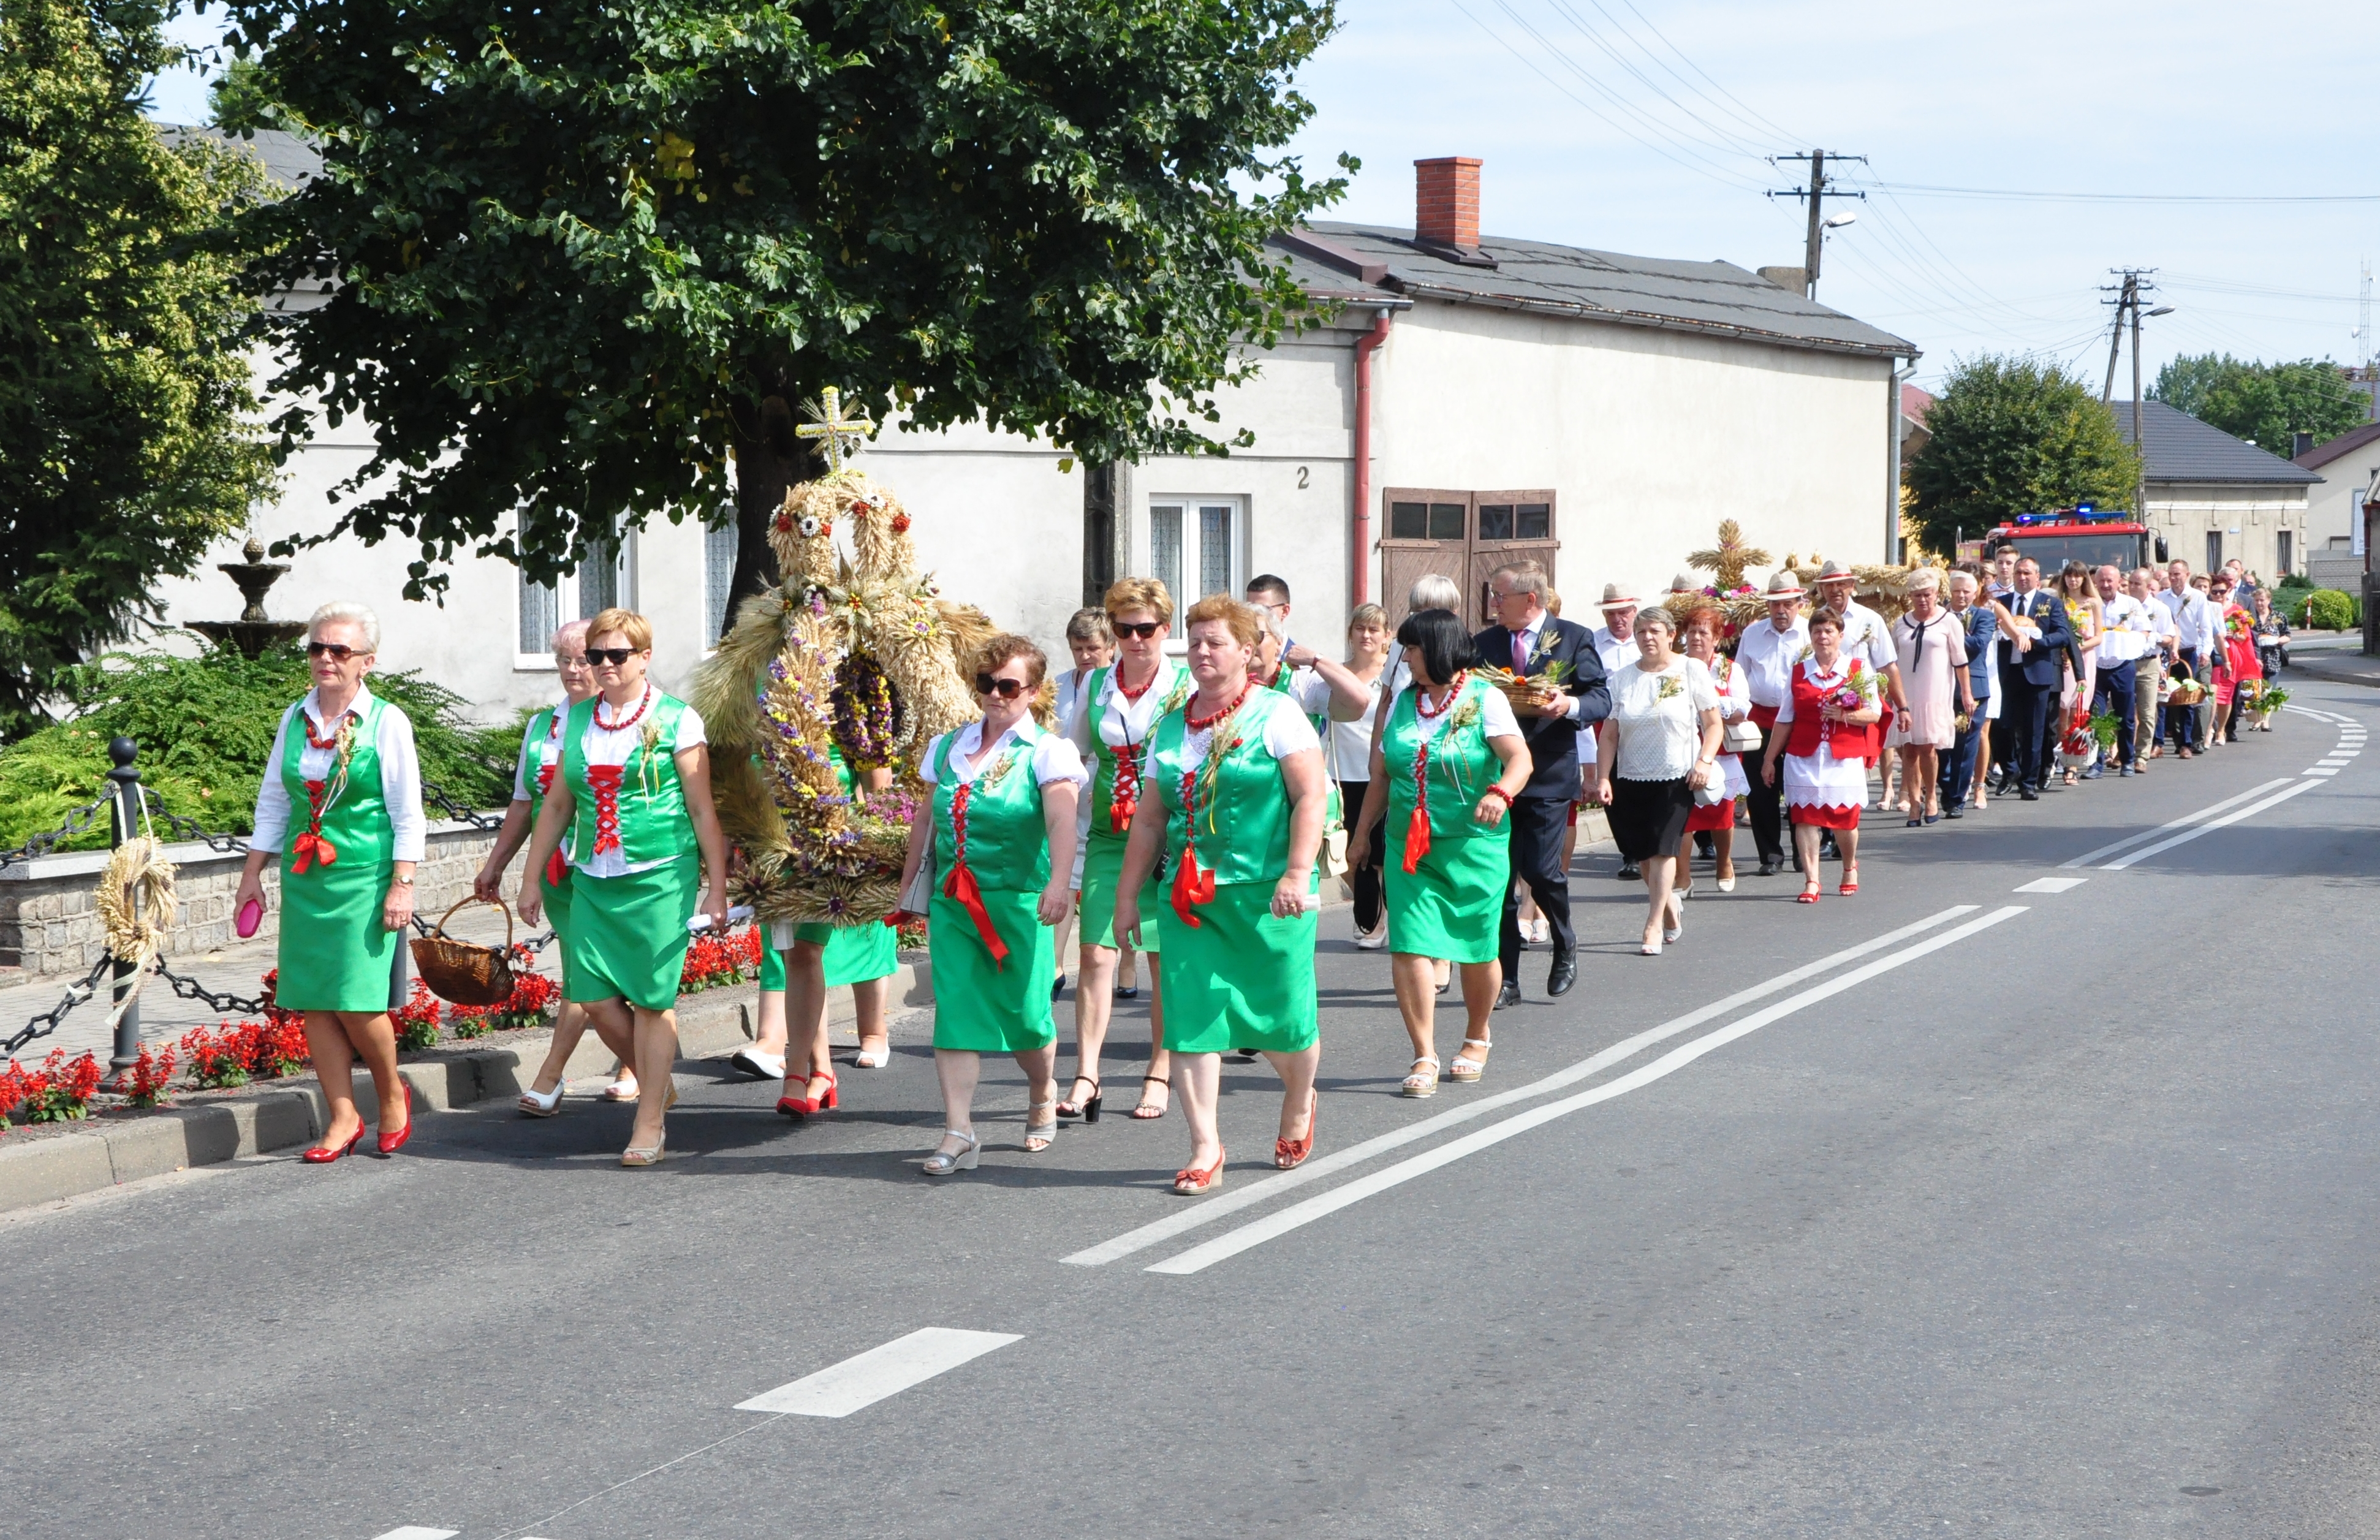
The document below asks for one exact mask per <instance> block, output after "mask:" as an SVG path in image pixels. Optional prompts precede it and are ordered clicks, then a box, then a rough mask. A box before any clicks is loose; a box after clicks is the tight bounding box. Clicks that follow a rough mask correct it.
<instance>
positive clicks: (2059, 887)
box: [2016, 877, 2091, 893]
mask: <svg viewBox="0 0 2380 1540" xmlns="http://www.w3.org/2000/svg"><path fill="white" fill-rule="evenodd" d="M2090 880H2091V879H2089V878H2087V877H2036V878H2034V879H2033V880H2032V881H2030V882H2028V883H2026V884H2025V885H2024V886H2023V887H2022V888H2019V889H2017V890H2016V891H2018V892H2021V893H2062V892H2065V891H2068V890H2069V889H2072V888H2079V887H2081V886H2083V883H2085V882H2088V881H2090Z"/></svg>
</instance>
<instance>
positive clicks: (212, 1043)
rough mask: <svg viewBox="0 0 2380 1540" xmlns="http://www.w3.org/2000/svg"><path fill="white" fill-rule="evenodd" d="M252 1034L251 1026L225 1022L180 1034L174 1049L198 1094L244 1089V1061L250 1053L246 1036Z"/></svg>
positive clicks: (195, 1028) (246, 1063)
mask: <svg viewBox="0 0 2380 1540" xmlns="http://www.w3.org/2000/svg"><path fill="white" fill-rule="evenodd" d="M255 1030H256V1028H255V1026H254V1025H253V1024H245V1023H239V1022H228V1021H227V1022H225V1023H223V1024H221V1025H218V1026H214V1027H212V1028H210V1027H204V1026H194V1027H192V1028H190V1030H189V1031H188V1032H185V1033H183V1034H182V1040H181V1042H180V1043H179V1044H178V1045H176V1046H177V1047H178V1048H179V1049H180V1050H181V1055H182V1061H183V1062H184V1063H186V1064H188V1065H189V1067H190V1079H191V1081H192V1083H193V1084H195V1085H197V1086H198V1087H199V1089H200V1090H202V1091H216V1090H223V1089H225V1088H227V1087H229V1086H233V1085H247V1084H248V1061H249V1058H250V1057H251V1056H252V1054H253V1052H254V1049H253V1046H252V1044H251V1042H250V1040H249V1033H251V1032H253V1031H255Z"/></svg>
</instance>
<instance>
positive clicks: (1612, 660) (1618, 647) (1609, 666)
mask: <svg viewBox="0 0 2380 1540" xmlns="http://www.w3.org/2000/svg"><path fill="white" fill-rule="evenodd" d="M1587 637H1588V639H1590V640H1591V641H1593V642H1594V643H1595V655H1596V656H1597V657H1598V658H1600V659H1602V660H1603V674H1604V677H1605V678H1606V679H1609V677H1610V676H1611V675H1613V674H1615V673H1619V672H1620V671H1621V669H1624V668H1626V667H1627V666H1628V665H1629V664H1631V663H1633V662H1634V661H1636V660H1637V659H1639V658H1641V657H1643V656H1644V655H1645V653H1644V649H1642V648H1640V647H1638V646H1637V645H1636V634H1635V633H1634V632H1633V631H1631V632H1630V633H1629V634H1628V635H1626V636H1624V637H1615V636H1613V635H1612V634H1611V627H1609V626H1608V625H1598V626H1597V627H1596V628H1595V629H1594V630H1592V631H1590V632H1588V633H1587Z"/></svg>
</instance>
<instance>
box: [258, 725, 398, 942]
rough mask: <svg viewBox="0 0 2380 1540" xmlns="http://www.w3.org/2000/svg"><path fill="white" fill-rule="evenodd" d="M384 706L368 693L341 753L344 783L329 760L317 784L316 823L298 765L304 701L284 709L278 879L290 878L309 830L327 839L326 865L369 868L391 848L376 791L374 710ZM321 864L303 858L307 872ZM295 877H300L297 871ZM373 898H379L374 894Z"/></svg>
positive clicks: (392, 838) (390, 830)
mask: <svg viewBox="0 0 2380 1540" xmlns="http://www.w3.org/2000/svg"><path fill="white" fill-rule="evenodd" d="M387 709H388V705H387V703H386V702H385V701H383V700H382V699H381V698H380V697H378V696H374V697H371V701H370V706H369V707H368V708H367V709H365V711H364V712H363V716H362V720H361V721H358V722H357V723H356V733H355V749H354V752H353V753H351V754H349V755H348V756H347V774H346V783H345V784H344V785H342V784H340V782H339V770H338V766H337V764H336V763H335V762H334V763H333V765H332V767H331V773H330V775H329V776H328V777H327V778H326V780H325V781H324V783H323V787H322V799H323V802H324V804H325V806H323V808H322V821H321V823H320V825H319V828H318V826H317V824H316V822H315V819H314V805H313V799H312V798H311V797H310V795H308V794H307V791H306V777H305V776H304V775H303V774H301V773H300V772H299V770H298V769H297V766H298V763H299V761H300V760H301V759H302V758H304V756H305V753H306V727H307V721H306V705H305V702H303V701H300V702H298V703H297V706H295V707H293V708H292V709H291V710H290V713H289V725H290V726H291V727H292V728H295V729H296V731H295V732H292V733H289V734H286V735H285V736H286V743H285V746H284V747H283V750H282V755H281V784H282V786H283V787H284V788H285V789H286V790H287V792H288V793H289V830H288V832H287V833H286V834H285V835H284V836H283V838H282V841H281V871H282V876H283V879H284V880H288V879H290V878H291V873H292V868H294V867H296V865H297V859H298V856H299V855H300V854H301V852H300V851H299V849H298V846H299V844H300V843H301V842H303V843H306V844H307V845H308V846H309V847H311V845H312V843H313V842H312V841H310V840H307V839H306V836H307V835H309V834H310V833H315V832H318V831H319V833H320V835H321V837H322V839H323V840H325V841H327V842H329V843H330V846H331V849H332V851H333V852H334V855H335V859H334V862H332V863H331V864H333V865H335V866H337V867H340V868H341V869H343V870H359V869H361V868H363V867H374V866H379V865H382V864H383V863H384V862H386V861H388V860H390V859H391V858H392V853H393V852H394V851H395V849H396V831H395V827H394V826H393V825H392V824H391V823H390V822H389V818H388V803H387V801H386V800H385V799H384V798H383V797H382V795H381V792H380V748H379V742H380V714H381V713H382V712H383V711H385V710H387ZM320 864H321V856H320V855H316V856H314V857H313V858H312V859H310V860H309V861H308V863H307V867H308V870H309V871H311V870H314V869H316V868H317V867H318V866H319V865H320ZM296 880H297V881H300V882H302V881H304V880H305V876H304V875H303V874H298V875H297V877H296ZM372 902H373V903H374V904H375V905H377V904H378V903H379V902H380V898H379V895H378V894H375V895H374V896H373V900H372Z"/></svg>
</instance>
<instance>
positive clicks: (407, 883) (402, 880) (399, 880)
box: [389, 876, 413, 888]
mask: <svg viewBox="0 0 2380 1540" xmlns="http://www.w3.org/2000/svg"><path fill="white" fill-rule="evenodd" d="M389 880H391V881H392V882H395V884H396V885H397V886H398V887H400V888H410V887H412V886H413V879H412V878H411V877H409V876H408V877H393V878H391V879H389Z"/></svg>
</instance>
